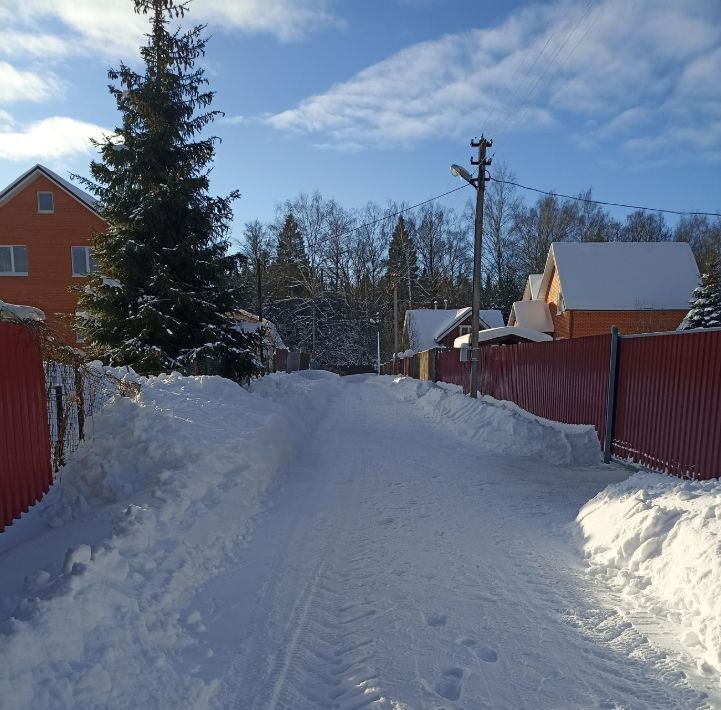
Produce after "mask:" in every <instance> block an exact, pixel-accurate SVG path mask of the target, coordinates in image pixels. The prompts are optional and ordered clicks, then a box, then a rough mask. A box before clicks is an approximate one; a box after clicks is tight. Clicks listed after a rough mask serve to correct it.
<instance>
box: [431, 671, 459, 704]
mask: <svg viewBox="0 0 721 710" xmlns="http://www.w3.org/2000/svg"><path fill="white" fill-rule="evenodd" d="M464 675H465V671H464V670H463V668H447V669H446V670H445V671H443V673H442V674H441V678H440V680H439V681H438V683H436V693H438V695H440V696H441V697H442V698H445V699H446V700H458V698H460V697H461V692H462V691H463V676H464Z"/></svg>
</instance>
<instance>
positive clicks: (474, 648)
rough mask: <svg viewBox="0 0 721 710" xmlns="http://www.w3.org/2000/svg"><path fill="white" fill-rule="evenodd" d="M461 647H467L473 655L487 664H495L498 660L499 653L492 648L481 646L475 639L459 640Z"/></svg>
mask: <svg viewBox="0 0 721 710" xmlns="http://www.w3.org/2000/svg"><path fill="white" fill-rule="evenodd" d="M458 643H459V644H460V645H461V646H465V647H466V648H467V649H468V650H469V652H470V653H471V654H473V655H474V656H475V657H476V658H478V659H480V660H481V661H485V662H486V663H495V662H496V661H497V660H498V653H496V651H495V650H494V649H492V648H491V647H490V646H479V645H478V641H476V639H474V638H470V637H469V638H462V639H458Z"/></svg>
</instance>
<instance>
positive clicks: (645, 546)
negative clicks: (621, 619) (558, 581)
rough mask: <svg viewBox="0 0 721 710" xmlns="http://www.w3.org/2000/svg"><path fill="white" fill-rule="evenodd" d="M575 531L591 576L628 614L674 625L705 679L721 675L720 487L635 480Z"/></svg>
mask: <svg viewBox="0 0 721 710" xmlns="http://www.w3.org/2000/svg"><path fill="white" fill-rule="evenodd" d="M576 523H577V526H578V530H579V531H580V533H581V535H582V538H583V549H584V552H585V554H586V556H587V557H588V560H589V564H590V569H591V571H592V572H593V573H594V574H595V575H597V576H599V577H601V578H603V579H605V580H608V581H609V582H610V583H611V584H612V585H613V586H614V587H616V588H618V589H619V590H620V591H621V593H622V595H623V596H624V598H625V599H626V601H627V603H628V605H629V607H630V608H631V609H632V610H638V611H644V612H648V613H651V614H654V615H656V616H660V617H662V618H665V619H668V620H669V621H670V622H671V623H672V624H675V625H676V627H677V628H678V631H679V634H678V635H679V641H680V642H681V644H682V645H683V646H684V647H685V648H686V650H687V651H688V652H689V653H690V654H691V655H692V656H693V657H694V658H695V659H696V660H697V661H698V664H699V669H700V670H701V671H702V672H706V673H711V672H714V671H715V672H716V673H718V672H719V671H721V596H720V595H719V589H721V482H719V481H684V480H681V479H676V478H671V477H667V476H662V475H659V474H656V473H636V474H634V475H633V476H631V477H630V478H629V479H628V480H626V481H623V482H621V483H616V484H613V485H611V486H608V487H607V488H606V489H605V490H603V491H601V492H600V493H599V494H598V495H597V496H596V497H595V498H593V499H592V500H591V501H589V502H588V503H587V504H586V505H585V506H584V507H583V508H582V509H581V511H580V512H579V514H578V517H577V519H576Z"/></svg>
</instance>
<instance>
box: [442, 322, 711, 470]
mask: <svg viewBox="0 0 721 710" xmlns="http://www.w3.org/2000/svg"><path fill="white" fill-rule="evenodd" d="M609 360H610V335H601V336H594V337H590V338H577V339H574V340H557V341H555V342H552V343H533V344H523V345H510V346H502V347H482V348H480V355H479V363H478V388H479V392H480V393H481V394H489V395H491V396H492V397H495V398H496V399H502V400H509V401H511V402H515V403H516V404H518V405H519V406H520V407H523V409H525V410H527V411H529V412H532V413H533V414H536V415H538V416H541V417H545V418H546V419H552V420H555V421H559V422H565V423H568V424H593V425H594V426H595V427H596V431H597V432H598V436H599V440H600V441H601V442H603V440H604V436H605V420H606V400H607V391H608V376H609ZM616 377H617V379H616V405H615V411H614V423H613V439H612V450H613V453H614V455H616V456H618V457H619V458H623V459H630V460H633V461H636V462H638V463H640V464H641V465H643V466H646V467H648V468H652V469H655V470H658V471H665V472H668V473H673V474H675V475H680V476H684V477H688V478H699V479H707V478H716V477H720V476H721V330H709V331H701V332H699V331H695V332H691V333H670V334H660V335H646V336H626V337H622V338H619V344H618V365H617V375H616ZM436 379H437V380H439V381H441V382H449V383H452V384H456V385H460V386H462V387H463V389H464V391H465V392H468V387H469V381H470V363H464V362H460V358H459V351H458V350H445V351H438V352H437V356H436Z"/></svg>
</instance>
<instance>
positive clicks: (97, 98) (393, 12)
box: [0, 0, 721, 236]
mask: <svg viewBox="0 0 721 710" xmlns="http://www.w3.org/2000/svg"><path fill="white" fill-rule="evenodd" d="M189 18H190V19H191V20H193V21H196V22H204V23H207V24H208V32H209V33H210V34H212V40H211V42H210V43H209V45H208V54H207V58H206V66H207V70H208V77H209V79H210V81H211V84H212V88H214V89H215V90H216V91H217V97H216V104H215V107H216V108H218V109H222V110H224V111H225V112H226V113H227V117H226V119H225V120H224V121H223V122H218V123H217V124H216V126H215V132H216V133H217V134H218V135H219V136H221V137H222V139H223V143H222V144H221V145H220V146H219V147H218V151H217V160H216V166H215V170H214V173H213V189H214V190H215V191H217V192H227V191H229V190H231V189H233V188H238V189H239V190H240V191H241V192H242V194H243V197H242V199H241V200H240V201H239V202H238V203H237V204H236V207H235V225H234V232H235V234H236V236H237V235H238V234H239V233H240V231H241V229H242V224H243V223H244V222H245V221H248V220H251V219H255V218H259V219H262V220H268V219H270V218H272V216H273V206H274V204H275V203H277V202H279V201H281V200H284V199H286V198H291V197H293V196H295V195H296V194H297V193H299V192H301V191H312V190H315V189H318V190H320V191H321V192H322V193H323V194H324V196H326V197H335V198H336V199H338V200H339V201H340V202H342V203H343V204H344V205H346V206H348V207H356V206H358V207H360V206H362V205H363V204H364V203H365V202H367V201H368V200H375V201H377V202H380V203H385V202H386V200H388V199H394V200H397V201H407V202H418V201H420V200H423V199H426V198H428V197H430V196H433V195H435V194H439V193H441V192H444V191H446V190H449V189H452V188H453V187H456V186H458V182H457V181H456V179H455V178H453V177H452V176H451V175H450V173H449V171H448V166H449V164H450V163H452V162H459V163H462V164H467V161H468V158H469V156H470V149H469V147H468V141H469V139H470V138H472V137H473V136H474V135H478V134H480V133H481V131H483V132H484V133H485V134H486V135H488V136H490V137H491V138H493V139H494V141H495V143H494V147H493V152H495V161H496V163H499V162H501V161H504V162H506V163H508V165H509V166H510V168H511V169H512V170H513V171H514V172H515V174H516V176H517V178H518V180H519V181H520V182H522V183H525V184H528V185H533V186H536V187H540V188H544V189H553V190H557V191H559V192H564V193H576V192H579V191H581V190H584V189H586V188H588V187H589V186H590V187H592V188H593V190H594V195H595V196H596V197H598V198H600V199H606V200H609V201H617V202H631V203H634V204H641V205H649V206H653V207H666V208H670V209H689V210H707V211H718V210H719V209H720V208H721V190H719V187H720V186H721V81H719V77H721V4H720V3H719V2H718V0H676V1H672V0H657V1H656V2H653V3H651V2H648V0H577V1H574V0H564V1H563V2H535V3H522V2H513V1H510V0H485V1H484V2H480V0H452V1H451V0H362V1H359V0H194V2H193V3H192V4H191V13H190V16H189ZM145 22H146V20H145V19H144V18H142V17H138V16H135V15H134V13H133V12H132V2H131V0H23V2H22V3H20V2H19V0H0V28H2V29H0V183H3V184H7V183H9V182H10V181H12V180H13V179H14V178H15V177H16V176H17V175H18V174H20V173H21V172H23V171H24V170H26V169H27V168H28V167H29V166H31V165H32V164H34V163H36V162H41V163H44V164H46V165H48V166H49V167H51V168H53V169H55V170H56V171H58V172H60V173H61V174H63V175H67V173H68V172H79V173H87V166H88V162H89V160H90V158H91V154H90V151H89V149H88V143H87V138H88V136H89V135H97V134H98V133H99V132H101V131H103V130H106V131H107V130H110V129H112V127H113V126H114V125H115V123H116V121H117V119H118V116H117V113H116V111H115V107H114V102H113V100H112V98H111V97H110V95H109V94H108V92H107V88H106V85H107V78H106V69H107V67H108V66H111V65H117V63H118V61H119V60H120V59H123V60H125V61H126V62H130V63H132V62H135V61H137V46H138V43H139V41H140V39H141V36H142V32H143V29H144V26H145ZM468 193H470V190H468V191H461V192H458V193H455V194H454V195H451V196H449V197H448V198H446V199H445V200H444V202H445V204H449V205H452V206H454V207H458V208H460V207H462V205H463V203H464V201H465V200H466V199H467V198H468V197H469V196H470V195H469V194H468ZM528 199H534V197H533V196H532V195H529V198H528ZM623 213H624V212H623V211H618V212H617V214H618V215H619V216H620V215H622V214H623Z"/></svg>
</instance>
